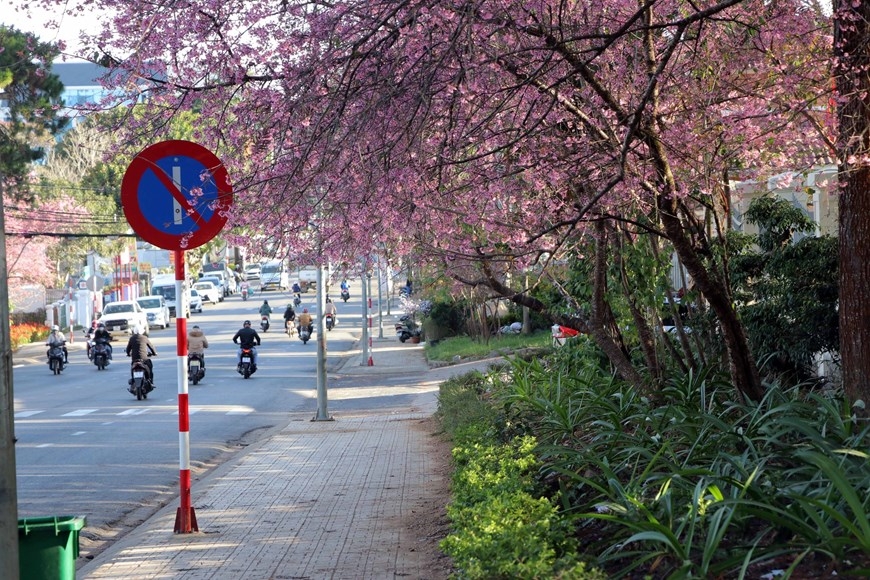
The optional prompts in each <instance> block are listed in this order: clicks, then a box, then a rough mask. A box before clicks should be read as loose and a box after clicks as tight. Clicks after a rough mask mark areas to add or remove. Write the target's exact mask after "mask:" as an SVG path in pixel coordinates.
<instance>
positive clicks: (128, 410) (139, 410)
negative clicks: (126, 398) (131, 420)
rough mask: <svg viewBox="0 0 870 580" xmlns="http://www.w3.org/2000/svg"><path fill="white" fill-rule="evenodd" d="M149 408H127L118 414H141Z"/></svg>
mask: <svg viewBox="0 0 870 580" xmlns="http://www.w3.org/2000/svg"><path fill="white" fill-rule="evenodd" d="M147 412H148V409H147V408H139V409H127V410H126V411H121V412H120V413H118V415H141V414H142V413H147Z"/></svg>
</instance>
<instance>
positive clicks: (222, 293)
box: [197, 274, 229, 302]
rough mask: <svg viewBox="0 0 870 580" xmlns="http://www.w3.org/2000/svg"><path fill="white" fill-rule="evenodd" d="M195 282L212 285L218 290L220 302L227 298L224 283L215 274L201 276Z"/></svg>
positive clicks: (227, 292) (227, 294)
mask: <svg viewBox="0 0 870 580" xmlns="http://www.w3.org/2000/svg"><path fill="white" fill-rule="evenodd" d="M197 282H211V283H212V284H214V286H215V288H217V289H219V290H220V294H219V297H220V300H219V301H220V302H223V301H224V296H229V289H228V288H227V284H226V281H224V279H223V278H222V277H220V276H218V275H216V274H208V275H207V276H203V277H202V278H200V279H199V280H197Z"/></svg>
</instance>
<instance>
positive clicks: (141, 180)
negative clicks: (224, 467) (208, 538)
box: [121, 141, 233, 534]
mask: <svg viewBox="0 0 870 580" xmlns="http://www.w3.org/2000/svg"><path fill="white" fill-rule="evenodd" d="M232 203H233V192H232V187H231V186H230V184H229V179H228V177H227V171H226V169H225V168H224V166H223V163H221V161H220V160H219V159H218V158H217V157H216V156H215V155H214V154H213V153H212V152H211V151H209V150H208V149H206V148H205V147H203V146H201V145H198V144H196V143H191V142H190V141H162V142H160V143H155V144H154V145H151V146H150V147H146V148H145V149H144V150H142V151H141V152H140V153H139V154H138V155H136V157H134V158H133V161H131V162H130V165H129V166H128V167H127V171H126V172H125V173H124V179H123V181H122V182H121V205H122V207H123V209H124V215H125V216H126V218H127V221H128V222H130V226H131V227H132V228H133V231H135V232H136V234H138V235H139V237H141V238H142V239H143V240H145V241H146V242H149V243H151V244H153V245H155V246H157V247H159V248H163V249H164V250H173V251H174V252H175V254H174V258H175V295H176V300H177V307H176V309H175V323H176V326H175V328H176V347H177V348H176V355H177V361H176V362H177V364H176V371H177V378H178V446H179V487H180V504H181V505H180V506H179V508H178V511H177V512H176V515H175V530H174V531H175V533H177V534H178V533H182V534H189V533H191V532H196V531H199V527H198V526H197V523H196V514H195V512H194V509H193V505H192V504H191V494H190V482H191V477H190V411H189V404H188V384H187V311H188V297H187V289H186V288H185V286H186V271H185V260H184V251H185V250H187V249H193V248H198V247H199V246H201V245H203V244H205V243H206V242H208V241H209V240H211V239H212V238H214V237H215V236H216V235H217V234H218V232H220V231H221V229H223V227H224V224H226V221H227V218H228V217H229V209H230V207H231V206H232Z"/></svg>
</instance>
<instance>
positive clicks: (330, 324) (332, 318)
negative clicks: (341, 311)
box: [324, 314, 335, 330]
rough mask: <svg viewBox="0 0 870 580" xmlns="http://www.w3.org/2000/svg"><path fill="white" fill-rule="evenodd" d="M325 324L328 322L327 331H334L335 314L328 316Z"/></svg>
mask: <svg viewBox="0 0 870 580" xmlns="http://www.w3.org/2000/svg"><path fill="white" fill-rule="evenodd" d="M324 318H325V320H324V322H326V330H332V329H333V328H334V327H335V314H327V315H326V316H325V317H324Z"/></svg>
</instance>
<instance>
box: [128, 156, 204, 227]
mask: <svg viewBox="0 0 870 580" xmlns="http://www.w3.org/2000/svg"><path fill="white" fill-rule="evenodd" d="M155 164H156V166H157V167H156V168H152V169H149V170H147V171H145V172H144V173H143V174H142V177H141V179H140V180H139V187H138V196H137V198H138V200H139V203H138V205H139V207H140V208H141V213H142V216H143V217H144V218H145V220H146V221H147V222H148V223H150V224H151V225H153V226H155V227H156V228H158V229H160V230H161V231H164V232H166V233H167V234H175V235H179V236H181V235H184V234H186V233H189V232H193V231H196V230H197V229H199V227H200V225H201V224H205V223H208V222H209V221H211V219H212V217H213V216H214V211H215V209H216V207H215V206H216V203H215V202H216V201H217V200H218V193H219V192H218V187H217V184H215V182H214V178H213V176H212V174H211V172H210V171H209V168H208V167H206V166H205V165H203V164H202V162H200V161H199V160H197V159H193V158H192V157H186V156H182V155H173V156H171V157H163V158H162V159H158V160H156V161H155ZM166 176H168V177H170V179H171V180H172V183H171V184H168V183H166V179H165V177H166ZM173 189H174V190H175V191H172V190H173ZM179 194H180V197H181V198H182V200H181V202H179V199H178V198H179Z"/></svg>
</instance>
